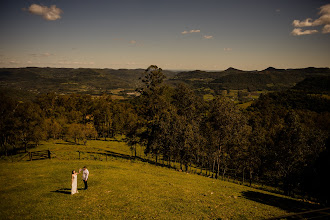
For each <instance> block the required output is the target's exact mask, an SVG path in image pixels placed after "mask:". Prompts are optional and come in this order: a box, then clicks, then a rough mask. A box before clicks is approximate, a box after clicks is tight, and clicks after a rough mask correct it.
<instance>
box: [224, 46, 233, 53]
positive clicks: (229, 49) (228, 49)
mask: <svg viewBox="0 0 330 220" xmlns="http://www.w3.org/2000/svg"><path fill="white" fill-rule="evenodd" d="M223 50H224V51H226V52H229V51H232V50H233V48H229V47H227V48H223Z"/></svg>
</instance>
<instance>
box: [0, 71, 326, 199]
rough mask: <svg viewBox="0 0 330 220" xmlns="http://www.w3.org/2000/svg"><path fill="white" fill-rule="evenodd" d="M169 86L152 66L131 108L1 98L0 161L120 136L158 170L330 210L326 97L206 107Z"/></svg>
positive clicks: (284, 96) (102, 99) (272, 96)
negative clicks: (195, 173)
mask: <svg viewBox="0 0 330 220" xmlns="http://www.w3.org/2000/svg"><path fill="white" fill-rule="evenodd" d="M164 79H165V75H164V73H163V70H162V69H161V68H158V67H157V66H150V67H149V68H148V69H146V70H145V71H143V76H142V78H141V83H140V86H139V87H138V88H137V89H136V92H137V93H138V94H139V95H138V96H136V97H134V98H131V99H126V100H114V99H112V98H111V95H109V94H104V95H101V96H92V95H88V94H77V93H74V94H61V95H60V94H58V93H54V92H50V93H47V94H39V95H38V96H37V97H36V98H35V99H33V100H32V101H27V100H24V101H22V100H20V99H17V98H13V96H10V95H8V93H4V92H3V91H2V94H1V95H0V99H1V100H0V102H1V105H0V112H1V114H0V133H1V137H0V147H1V149H0V154H1V155H2V156H8V155H12V154H15V153H17V152H18V151H20V150H25V151H27V150H28V149H29V148H30V147H33V145H38V144H40V143H41V142H42V141H44V140H49V139H63V140H66V141H70V142H74V143H76V144H81V145H83V144H86V143H87V141H88V140H90V139H104V140H106V139H107V138H109V137H114V136H116V135H123V136H125V141H126V142H127V143H128V145H129V146H131V149H132V151H133V152H134V151H135V150H136V148H137V146H141V147H143V148H144V152H145V154H146V155H152V156H153V157H154V158H155V159H156V163H157V162H158V163H162V164H164V165H167V166H171V163H179V164H180V167H181V169H182V170H183V171H187V172H188V171H189V167H191V166H195V167H198V168H199V169H201V170H206V171H207V172H209V175H210V176H212V177H213V178H222V177H223V176H225V175H226V176H230V177H231V178H234V179H235V178H242V177H243V178H245V179H246V181H249V182H250V184H251V183H253V182H258V183H262V184H266V185H270V186H274V187H278V188H280V189H282V190H283V192H284V193H285V194H286V195H291V196H293V195H296V194H298V195H303V196H308V197H309V198H310V199H316V200H318V201H320V202H323V203H327V202H329V198H330V189H329V187H328V185H329V184H328V182H327V179H328V178H327V175H328V168H329V167H330V147H329V128H330V113H329V109H330V108H329V107H330V100H329V99H328V98H327V97H326V96H324V95H322V94H317V93H316V92H315V91H314V90H312V89H308V90H304V89H297V88H293V89H288V90H285V91H280V92H273V93H267V94H263V95H261V96H260V97H259V99H258V100H256V101H255V102H254V103H253V104H252V105H251V106H249V107H248V108H246V109H242V108H239V107H238V106H237V105H236V104H235V103H234V102H233V101H232V100H230V99H228V98H226V97H225V96H221V95H217V96H215V97H214V99H212V100H204V99H203V98H202V97H200V96H199V95H197V94H196V92H195V90H194V89H193V88H192V87H191V86H189V85H187V84H182V83H178V84H175V85H169V84H165V83H164ZM314 81H315V80H314ZM314 81H313V82H314ZM305 84H306V83H305ZM301 85H304V84H303V83H302V84H301ZM301 85H300V86H301ZM307 85H308V86H309V87H308V88H310V87H311V83H309V84H308V83H307ZM297 86H299V84H298V85H297ZM301 87H302V86H301ZM303 88H305V87H303ZM311 91H313V93H310V92H311Z"/></svg>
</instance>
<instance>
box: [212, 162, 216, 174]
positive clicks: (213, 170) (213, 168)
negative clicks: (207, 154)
mask: <svg viewBox="0 0 330 220" xmlns="http://www.w3.org/2000/svg"><path fill="white" fill-rule="evenodd" d="M214 172H215V159H214V160H213V167H212V178H213V174H214Z"/></svg>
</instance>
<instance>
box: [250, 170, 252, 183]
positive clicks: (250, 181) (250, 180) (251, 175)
mask: <svg viewBox="0 0 330 220" xmlns="http://www.w3.org/2000/svg"><path fill="white" fill-rule="evenodd" d="M251 185H252V170H251V169H250V186H251Z"/></svg>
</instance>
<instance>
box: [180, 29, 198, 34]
mask: <svg viewBox="0 0 330 220" xmlns="http://www.w3.org/2000/svg"><path fill="white" fill-rule="evenodd" d="M200 32H201V30H190V31H182V32H181V34H191V33H200Z"/></svg>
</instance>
